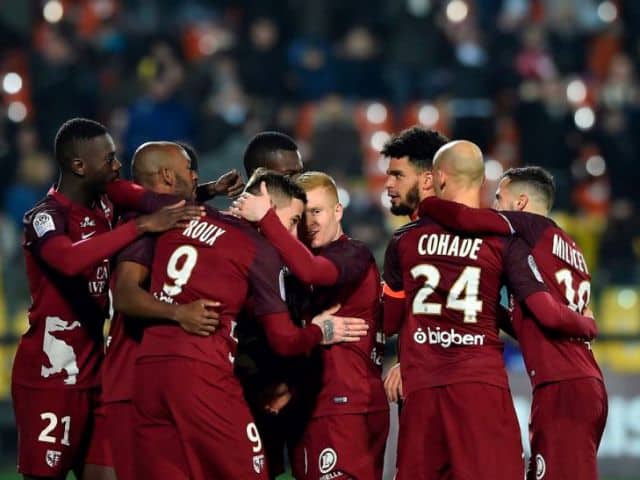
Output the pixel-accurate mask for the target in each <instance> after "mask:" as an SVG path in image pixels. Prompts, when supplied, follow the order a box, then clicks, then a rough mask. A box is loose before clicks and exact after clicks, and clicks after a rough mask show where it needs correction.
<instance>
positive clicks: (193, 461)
mask: <svg viewBox="0 0 640 480" xmlns="http://www.w3.org/2000/svg"><path fill="white" fill-rule="evenodd" d="M135 368H136V371H135V375H136V383H135V387H134V404H135V407H136V420H135V443H136V459H135V469H136V474H137V475H136V478H154V479H155V478H167V479H169V478H170V479H171V480H182V479H189V480H211V479H214V478H220V479H223V478H225V479H226V478H229V479H234V480H244V479H252V480H256V479H261V480H266V479H267V478H268V475H267V465H266V460H265V455H264V450H263V448H262V440H261V438H260V435H259V434H258V429H257V428H256V425H255V423H254V422H253V418H252V416H251V413H250V412H249V407H248V406H247V404H246V402H245V400H244V398H243V397H242V391H241V389H240V386H239V384H238V385H237V389H232V391H230V390H229V389H225V388H220V386H219V384H218V382H217V381H216V379H217V378H220V374H219V371H218V369H216V367H214V366H212V365H208V364H206V363H203V362H199V361H196V360H190V359H186V358H185V359H180V358H168V359H157V360H154V361H146V362H138V363H137V364H136V367H135ZM236 390H237V391H236Z"/></svg>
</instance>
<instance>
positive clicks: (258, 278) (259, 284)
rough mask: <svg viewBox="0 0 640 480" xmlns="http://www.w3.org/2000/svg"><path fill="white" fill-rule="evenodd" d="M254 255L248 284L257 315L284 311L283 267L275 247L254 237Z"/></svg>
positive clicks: (285, 308)
mask: <svg viewBox="0 0 640 480" xmlns="http://www.w3.org/2000/svg"><path fill="white" fill-rule="evenodd" d="M255 242H256V243H257V245H256V255H255V257H254V259H253V262H252V264H251V266H250V268H249V285H250V288H251V292H250V293H251V297H252V300H253V305H254V314H255V315H256V316H258V317H260V316H262V315H269V314H271V313H280V312H286V311H288V309H287V304H286V303H285V299H286V291H285V282H284V278H285V267H284V265H283V263H282V260H281V259H280V256H279V255H278V253H277V252H276V251H275V249H274V248H273V247H272V246H271V245H270V244H268V243H267V241H266V240H264V239H262V238H256V239H255Z"/></svg>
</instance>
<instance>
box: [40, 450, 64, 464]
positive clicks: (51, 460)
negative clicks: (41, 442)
mask: <svg viewBox="0 0 640 480" xmlns="http://www.w3.org/2000/svg"><path fill="white" fill-rule="evenodd" d="M60 458H62V452H58V451H57V450H47V453H46V454H45V457H44V459H45V460H46V462H47V465H49V466H50V467H51V468H55V467H57V466H58V465H59V464H60Z"/></svg>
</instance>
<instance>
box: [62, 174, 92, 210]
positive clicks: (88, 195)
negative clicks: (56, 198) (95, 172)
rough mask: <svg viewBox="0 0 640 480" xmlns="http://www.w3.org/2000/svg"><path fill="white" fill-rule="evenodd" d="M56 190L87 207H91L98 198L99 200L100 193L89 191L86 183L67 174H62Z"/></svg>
mask: <svg viewBox="0 0 640 480" xmlns="http://www.w3.org/2000/svg"><path fill="white" fill-rule="evenodd" d="M56 190H57V191H58V192H60V193H61V194H63V195H64V196H65V197H67V198H68V199H69V200H71V201H72V202H73V203H77V204H79V205H83V206H85V207H87V208H91V206H92V205H93V204H94V203H95V202H96V200H98V195H96V194H95V193H94V192H91V191H89V190H88V189H87V187H86V185H83V184H82V183H81V182H78V181H76V180H75V179H74V178H70V177H68V176H65V175H60V178H59V179H58V186H57V188H56Z"/></svg>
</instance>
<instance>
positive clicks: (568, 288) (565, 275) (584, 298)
mask: <svg viewBox="0 0 640 480" xmlns="http://www.w3.org/2000/svg"><path fill="white" fill-rule="evenodd" d="M556 280H557V282H558V283H559V284H560V285H564V296H565V298H566V299H567V304H568V306H569V308H570V309H571V310H573V311H575V312H580V313H582V311H583V310H584V307H585V306H587V305H589V299H590V298H591V283H589V282H588V281H587V280H583V281H582V282H580V284H579V285H578V292H577V296H576V291H575V290H574V288H573V275H571V270H569V269H568V268H563V269H562V270H558V271H557V272H556Z"/></svg>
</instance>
